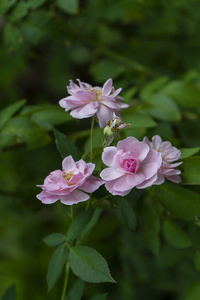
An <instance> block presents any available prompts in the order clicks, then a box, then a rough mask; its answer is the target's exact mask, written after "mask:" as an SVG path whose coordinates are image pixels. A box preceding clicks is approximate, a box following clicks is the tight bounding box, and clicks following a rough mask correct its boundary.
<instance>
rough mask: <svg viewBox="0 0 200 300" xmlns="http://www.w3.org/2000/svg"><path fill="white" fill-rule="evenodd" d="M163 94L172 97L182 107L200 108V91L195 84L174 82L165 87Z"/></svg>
mask: <svg viewBox="0 0 200 300" xmlns="http://www.w3.org/2000/svg"><path fill="white" fill-rule="evenodd" d="M161 92H162V93H163V94H165V95H167V96H169V97H171V98H172V99H173V100H174V101H175V102H176V103H177V104H178V105H180V106H182V107H188V108H190V107H192V108H195V107H200V89H199V87H198V86H197V85H195V84H194V83H191V82H183V81H173V82H170V83H169V84H168V85H167V86H165V87H164V88H163V89H162V91H161Z"/></svg>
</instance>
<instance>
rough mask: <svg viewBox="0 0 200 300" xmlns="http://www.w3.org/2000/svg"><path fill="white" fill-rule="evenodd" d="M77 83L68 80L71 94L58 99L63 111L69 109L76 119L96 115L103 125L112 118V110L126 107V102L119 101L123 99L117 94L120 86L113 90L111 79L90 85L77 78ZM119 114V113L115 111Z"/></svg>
mask: <svg viewBox="0 0 200 300" xmlns="http://www.w3.org/2000/svg"><path fill="white" fill-rule="evenodd" d="M77 81H78V83H79V85H77V84H75V83H74V82H73V81H72V80H70V85H69V86H68V87H67V90H68V93H69V94H70V95H71V96H68V97H66V98H63V99H61V100H60V101H59V104H60V106H61V107H63V108H65V111H68V110H71V113H70V115H71V116H72V117H74V118H77V119H84V118H89V117H92V116H94V115H95V114H96V115H97V118H98V119H99V126H100V127H101V128H103V127H105V126H106V125H107V124H108V122H109V121H110V120H112V117H113V112H115V113H117V112H118V111H119V110H120V109H121V108H127V107H128V104H125V103H121V102H120V101H119V100H122V101H124V99H123V98H122V97H120V96H118V94H119V93H120V92H121V90H122V89H121V88H119V89H117V90H116V91H115V88H114V87H113V86H112V79H108V80H107V81H106V82H105V83H104V85H103V87H102V88H101V87H98V86H96V87H92V86H91V85H89V84H87V83H84V82H81V81H80V80H79V79H77ZM117 114H118V115H119V113H117ZM119 116H120V115H119Z"/></svg>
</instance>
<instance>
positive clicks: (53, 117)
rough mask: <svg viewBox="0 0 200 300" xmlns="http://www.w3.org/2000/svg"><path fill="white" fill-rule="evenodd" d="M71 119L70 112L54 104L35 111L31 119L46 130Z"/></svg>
mask: <svg viewBox="0 0 200 300" xmlns="http://www.w3.org/2000/svg"><path fill="white" fill-rule="evenodd" d="M71 119H72V118H71V116H70V114H66V112H65V111H64V110H63V109H61V108H60V107H57V106H54V105H52V106H49V107H48V108H46V109H45V110H41V111H38V112H35V113H33V114H32V116H31V120H33V121H34V122H35V123H37V124H38V125H39V126H40V127H42V128H44V129H45V130H51V129H52V127H53V126H55V125H59V124H62V123H65V122H68V121H70V120H71Z"/></svg>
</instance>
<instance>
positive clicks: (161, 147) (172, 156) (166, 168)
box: [143, 135, 182, 184]
mask: <svg viewBox="0 0 200 300" xmlns="http://www.w3.org/2000/svg"><path fill="white" fill-rule="evenodd" d="M143 142H145V143H146V144H147V145H148V146H149V147H150V148H151V149H154V150H155V151H157V152H159V153H161V155H162V164H161V167H160V169H159V170H158V179H157V180H156V181H155V182H154V184H161V183H163V182H164V181H165V178H167V179H168V180H170V181H172V182H175V183H179V182H181V177H180V175H179V174H180V173H181V171H180V170H177V169H175V168H176V167H178V166H179V165H180V164H182V162H177V163H172V162H174V161H176V160H178V159H180V158H181V151H180V150H178V149H177V148H176V147H173V146H172V144H171V143H170V142H163V141H162V139H161V137H160V136H159V135H155V136H153V138H152V142H150V141H149V139H148V138H147V137H144V139H143Z"/></svg>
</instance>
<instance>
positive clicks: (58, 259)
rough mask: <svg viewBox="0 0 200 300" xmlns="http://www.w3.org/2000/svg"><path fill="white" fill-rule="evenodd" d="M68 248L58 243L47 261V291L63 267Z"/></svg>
mask: <svg viewBox="0 0 200 300" xmlns="http://www.w3.org/2000/svg"><path fill="white" fill-rule="evenodd" d="M68 253H69V249H68V248H67V246H66V245H64V244H63V245H60V246H59V247H58V248H56V249H55V251H54V252H53V255H52V257H51V260H50V262H49V267H48V272H47V284H48V292H49V291H50V290H51V289H52V287H53V286H54V284H55V283H56V281H57V279H58V278H59V276H60V275H61V273H62V270H63V267H64V265H65V263H66V260H67V257H68Z"/></svg>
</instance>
